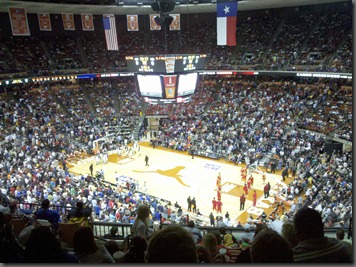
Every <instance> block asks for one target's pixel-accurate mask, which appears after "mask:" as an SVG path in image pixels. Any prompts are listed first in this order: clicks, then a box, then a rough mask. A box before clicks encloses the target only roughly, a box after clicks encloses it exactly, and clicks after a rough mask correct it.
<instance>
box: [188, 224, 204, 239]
mask: <svg viewBox="0 0 356 267" xmlns="http://www.w3.org/2000/svg"><path fill="white" fill-rule="evenodd" d="M186 229H187V231H188V232H190V233H191V234H192V237H193V240H194V242H195V244H198V243H200V242H201V241H202V240H203V236H202V234H201V232H200V230H199V229H198V228H196V227H195V223H194V221H192V220H190V221H189V222H188V227H187V228H186Z"/></svg>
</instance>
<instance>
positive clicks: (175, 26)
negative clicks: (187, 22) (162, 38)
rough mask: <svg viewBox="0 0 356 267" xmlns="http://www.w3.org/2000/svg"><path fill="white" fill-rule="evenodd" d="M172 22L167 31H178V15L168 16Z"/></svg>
mask: <svg viewBox="0 0 356 267" xmlns="http://www.w3.org/2000/svg"><path fill="white" fill-rule="evenodd" d="M169 15H170V16H171V17H172V18H173V21H172V23H171V25H169V30H171V31H180V14H169Z"/></svg>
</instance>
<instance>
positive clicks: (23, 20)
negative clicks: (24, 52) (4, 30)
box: [9, 7, 30, 36]
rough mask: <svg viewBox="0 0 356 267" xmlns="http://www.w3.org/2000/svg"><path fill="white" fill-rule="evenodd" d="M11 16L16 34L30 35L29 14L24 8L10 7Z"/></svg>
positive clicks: (13, 30)
mask: <svg viewBox="0 0 356 267" xmlns="http://www.w3.org/2000/svg"><path fill="white" fill-rule="evenodd" d="M9 17H10V23H11V29H12V35H14V36H30V28H29V27H28V21H27V14H26V10H25V9H24V8H18V7H16V8H15V7H9Z"/></svg>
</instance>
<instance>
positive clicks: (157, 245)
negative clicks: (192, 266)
mask: <svg viewBox="0 0 356 267" xmlns="http://www.w3.org/2000/svg"><path fill="white" fill-rule="evenodd" d="M145 261H146V262H147V263H198V256H197V249H196V246H195V243H194V240H193V237H192V235H191V234H190V233H189V232H188V231H187V230H185V229H184V228H183V227H182V226H180V225H169V226H166V227H164V228H163V229H162V230H160V231H158V232H155V233H154V234H153V235H152V238H151V240H150V242H149V245H148V248H147V253H146V256H145Z"/></svg>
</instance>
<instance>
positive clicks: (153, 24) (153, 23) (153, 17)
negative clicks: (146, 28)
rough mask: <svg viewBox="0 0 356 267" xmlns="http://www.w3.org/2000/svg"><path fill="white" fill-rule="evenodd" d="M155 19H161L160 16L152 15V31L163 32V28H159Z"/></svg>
mask: <svg viewBox="0 0 356 267" xmlns="http://www.w3.org/2000/svg"><path fill="white" fill-rule="evenodd" d="M155 17H160V15H159V14H154V15H152V14H150V28H151V31H159V30H161V26H159V25H158V24H157V23H156V22H155Z"/></svg>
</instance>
